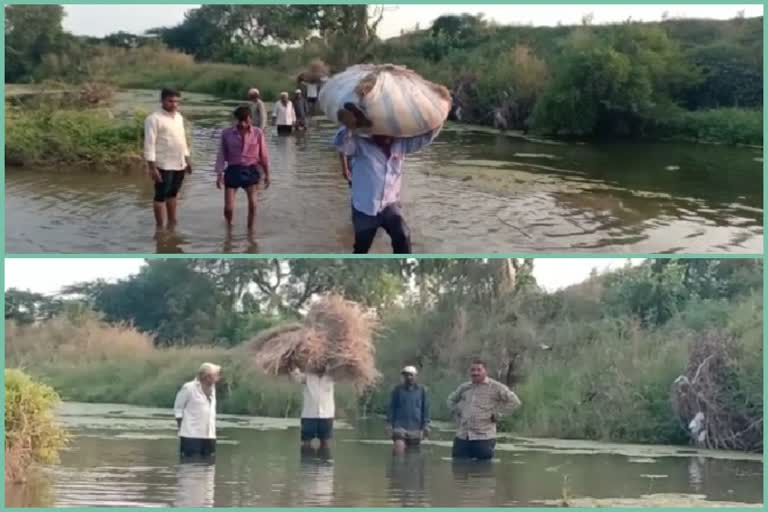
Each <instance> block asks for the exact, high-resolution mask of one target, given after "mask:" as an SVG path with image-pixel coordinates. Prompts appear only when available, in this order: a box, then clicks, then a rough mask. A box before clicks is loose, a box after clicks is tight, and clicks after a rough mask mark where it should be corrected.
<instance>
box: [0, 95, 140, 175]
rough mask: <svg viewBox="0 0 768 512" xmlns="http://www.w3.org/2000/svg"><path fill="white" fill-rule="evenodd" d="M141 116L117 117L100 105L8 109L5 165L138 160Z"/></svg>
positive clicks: (115, 164)
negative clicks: (122, 118) (75, 108)
mask: <svg viewBox="0 0 768 512" xmlns="http://www.w3.org/2000/svg"><path fill="white" fill-rule="evenodd" d="M143 137H144V129H143V120H142V119H141V117H140V116H138V115H137V116H136V117H134V118H133V119H131V120H128V121H124V120H116V119H114V118H113V117H112V116H111V115H110V114H109V112H107V111H105V110H100V109H88V110H61V109H56V108H49V107H40V108H35V109H12V108H11V109H7V110H6V119H5V158H6V163H7V164H8V165H14V166H24V165H46V164H52V163H55V164H78V165H86V166H87V165H98V166H99V167H105V166H106V167H112V168H118V169H124V168H132V167H134V166H138V165H140V164H141V148H142V143H143Z"/></svg>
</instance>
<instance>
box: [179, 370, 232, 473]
mask: <svg viewBox="0 0 768 512" xmlns="http://www.w3.org/2000/svg"><path fill="white" fill-rule="evenodd" d="M220 376H221V367H220V366H218V365H215V364H213V363H203V364H202V365H201V366H200V370H199V371H198V372H197V378H196V379H195V380H193V381H190V382H187V383H186V384H184V385H183V386H182V387H181V389H180V390H179V392H178V393H177V394H176V401H175V403H174V405H173V413H174V416H176V427H177V428H178V433H179V452H180V454H181V458H182V459H195V458H212V457H213V456H214V455H215V454H216V383H217V382H218V381H219V378H220Z"/></svg>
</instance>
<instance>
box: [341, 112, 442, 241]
mask: <svg viewBox="0 0 768 512" xmlns="http://www.w3.org/2000/svg"><path fill="white" fill-rule="evenodd" d="M338 117H339V121H340V122H341V123H342V124H343V125H344V126H342V128H340V129H339V130H338V131H337V132H336V136H335V137H334V139H333V144H334V145H335V146H336V149H337V150H338V151H339V153H340V154H341V164H342V170H343V172H344V177H345V178H346V179H347V180H348V181H351V188H352V224H353V225H354V228H355V247H354V252H355V254H366V253H367V252H368V251H369V250H370V248H371V245H372V244H373V240H374V238H375V237H376V233H377V232H378V230H379V228H384V230H385V231H386V232H387V234H388V235H389V238H390V239H391V241H392V252H394V253H395V254H409V253H410V252H411V234H410V230H409V229H408V225H407V224H406V222H405V219H404V218H403V213H402V209H401V206H400V187H401V183H402V175H403V161H404V159H405V155H407V154H410V153H413V152H415V151H418V150H419V149H421V148H423V147H424V146H426V145H428V144H429V143H431V142H432V141H433V140H434V138H435V137H436V136H437V134H438V133H439V132H440V128H437V129H435V130H432V131H430V132H428V133H425V134H424V135H419V136H416V137H408V138H397V137H385V136H380V135H373V136H371V137H366V136H362V135H358V134H356V133H355V129H356V128H358V127H366V126H370V122H369V121H368V120H367V119H366V118H365V116H364V115H363V113H362V112H361V111H360V110H359V109H358V108H357V107H355V106H354V105H352V104H346V105H345V106H344V109H343V110H340V111H339V113H338Z"/></svg>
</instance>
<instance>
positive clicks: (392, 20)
mask: <svg viewBox="0 0 768 512" xmlns="http://www.w3.org/2000/svg"><path fill="white" fill-rule="evenodd" d="M195 7H198V5H194V4H187V5H182V4H178V5H174V4H154V5H119V4H118V5H65V11H66V14H67V16H66V17H65V18H64V28H65V29H66V30H67V31H69V32H73V33H75V34H78V35H89V36H96V37H100V36H105V35H107V34H111V33H113V32H118V31H125V32H132V33H142V32H144V31H145V30H148V29H150V28H155V27H159V26H170V25H175V24H177V23H179V22H180V21H182V20H183V19H184V13H185V12H186V11H187V10H189V9H193V8H195ZM739 11H744V14H745V15H746V16H762V14H763V6H762V5H738V4H737V5H675V4H670V5H594V4H581V5H483V4H465V5H431V4H430V5H389V6H386V11H385V13H384V19H383V21H382V23H381V25H380V29H379V36H380V37H383V38H387V37H392V36H397V35H399V34H400V31H401V30H411V29H413V28H414V26H415V25H416V24H417V23H418V24H419V25H420V27H421V28H424V27H428V26H429V25H430V24H431V23H432V21H433V20H434V19H435V18H437V17H438V16H440V15H443V14H461V13H465V12H468V13H471V14H478V13H483V14H484V15H485V17H486V18H488V19H491V20H495V21H496V22H498V23H501V24H513V23H515V24H533V25H549V26H552V25H557V23H558V22H561V23H563V24H574V23H580V22H581V19H582V17H583V16H584V15H586V14H590V13H591V14H592V15H593V23H596V24H599V23H607V22H616V21H624V20H626V19H628V18H632V19H633V20H637V21H658V20H660V19H661V18H662V15H663V14H664V13H667V14H668V16H669V17H672V18H680V17H685V18H716V19H728V18H733V17H735V16H736V15H737V14H738V13H739Z"/></svg>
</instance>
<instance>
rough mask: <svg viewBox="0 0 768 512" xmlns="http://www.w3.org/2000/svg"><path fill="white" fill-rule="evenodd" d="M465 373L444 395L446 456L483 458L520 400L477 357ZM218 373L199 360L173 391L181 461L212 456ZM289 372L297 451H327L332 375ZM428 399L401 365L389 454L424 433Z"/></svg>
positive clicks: (413, 373)
mask: <svg viewBox="0 0 768 512" xmlns="http://www.w3.org/2000/svg"><path fill="white" fill-rule="evenodd" d="M469 376H470V380H469V381H467V382H465V383H463V384H461V385H460V386H459V387H458V388H456V390H455V391H454V392H453V393H451V394H450V395H449V396H448V398H447V403H448V407H449V409H450V411H451V412H452V414H453V415H454V418H455V419H456V425H457V429H456V434H455V436H454V439H453V449H452V456H453V458H454V459H473V460H481V461H487V460H490V459H492V458H493V455H494V451H495V447H496V435H497V425H498V423H499V420H500V419H501V417H502V415H504V414H509V413H511V412H512V411H514V410H515V409H517V408H518V407H519V406H520V405H521V402H520V399H519V398H518V397H517V395H516V394H515V393H514V392H513V391H512V390H511V389H509V387H507V386H506V385H504V384H502V383H500V382H498V381H496V380H494V379H492V378H490V377H489V376H488V371H487V368H486V364H485V362H483V361H482V360H479V359H476V360H474V361H473V362H472V364H471V366H470V369H469ZM220 378H221V367H220V366H218V365H215V364H213V363H203V364H202V366H201V367H200V369H199V371H198V374H197V377H196V378H195V379H194V380H192V381H190V382H187V383H186V384H184V385H183V386H182V387H181V389H180V390H179V392H178V394H177V395H176V400H175V403H174V415H175V417H176V425H177V429H178V437H179V453H180V457H181V459H182V460H183V461H199V460H213V458H214V456H215V453H216V384H217V382H219V379H220ZM291 378H292V379H293V380H294V381H295V382H297V383H299V384H301V385H302V386H303V393H302V411H301V429H300V442H301V448H302V453H308V452H317V453H320V454H326V456H327V455H328V454H329V450H330V443H331V439H332V437H333V421H334V418H335V416H336V405H335V398H334V379H333V378H332V377H331V376H330V375H329V374H328V373H326V372H321V373H313V372H303V371H301V370H300V369H298V368H294V369H293V371H292V372H291ZM429 402H430V399H429V394H428V392H427V388H426V387H424V386H423V385H422V384H420V383H419V382H418V370H417V368H416V367H415V366H410V365H409V366H406V367H404V368H403V369H402V371H401V383H400V384H398V385H397V386H395V388H394V389H393V390H392V392H391V396H390V401H389V407H388V410H387V416H386V423H385V425H386V431H387V434H388V435H389V437H390V438H391V440H392V443H393V452H394V453H395V454H402V453H404V452H405V451H406V450H408V449H412V448H416V447H418V446H419V445H420V444H421V442H422V441H423V440H425V439H427V438H428V437H429V435H430V416H429ZM315 441H317V443H315V444H313V443H314V442H315Z"/></svg>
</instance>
